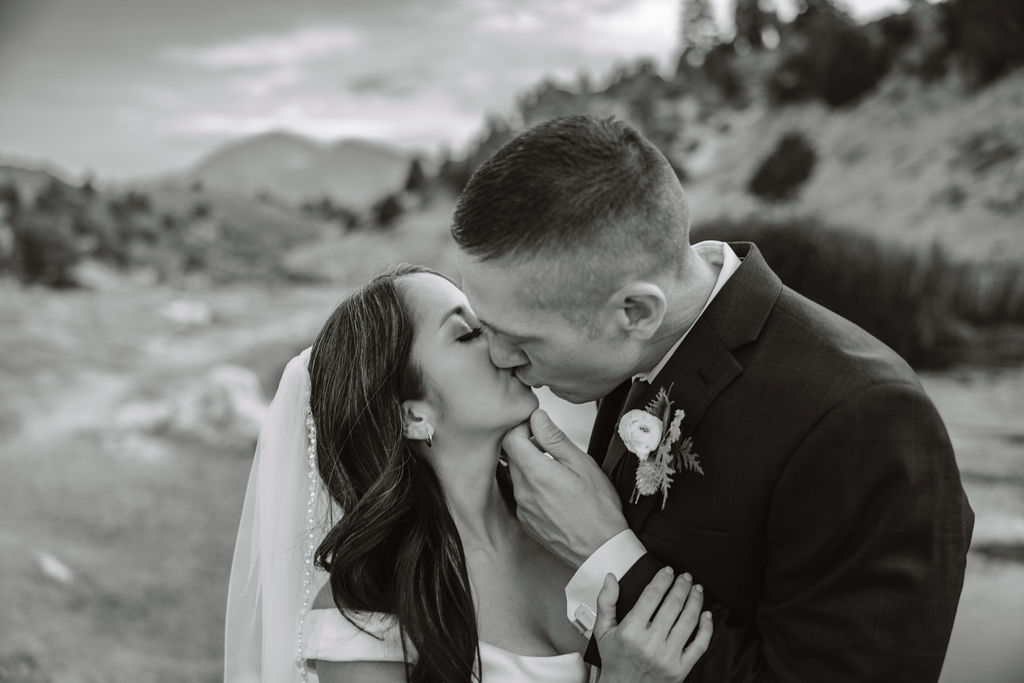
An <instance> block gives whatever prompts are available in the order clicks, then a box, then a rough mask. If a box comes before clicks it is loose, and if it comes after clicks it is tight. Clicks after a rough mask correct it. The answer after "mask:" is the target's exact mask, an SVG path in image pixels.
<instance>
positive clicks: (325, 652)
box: [303, 609, 596, 683]
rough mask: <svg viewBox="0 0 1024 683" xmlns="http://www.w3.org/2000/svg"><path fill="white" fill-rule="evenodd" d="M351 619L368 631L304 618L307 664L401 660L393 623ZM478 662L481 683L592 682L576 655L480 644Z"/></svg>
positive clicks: (320, 614)
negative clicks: (542, 653)
mask: <svg viewBox="0 0 1024 683" xmlns="http://www.w3.org/2000/svg"><path fill="white" fill-rule="evenodd" d="M352 616H353V617H354V618H356V619H357V620H358V621H359V623H360V625H361V626H362V627H363V628H364V629H366V631H369V632H370V633H366V632H364V631H362V630H360V629H358V628H356V626H355V625H353V624H352V623H351V622H350V621H349V620H348V619H346V618H345V617H344V616H342V614H341V612H340V611H339V610H337V609H314V610H310V611H309V613H308V614H307V615H306V626H305V639H304V648H303V649H304V652H303V654H304V656H305V657H306V659H307V661H310V662H311V663H312V660H318V659H319V660H323V661H331V662H358V661H374V662H401V661H403V659H404V655H403V653H402V644H401V640H400V639H399V638H400V637H399V632H398V625H397V623H395V621H394V619H392V618H391V617H389V616H387V615H382V614H375V613H368V612H360V613H354V614H352ZM371 633H372V634H373V635H370V634H371ZM374 636H377V637H374ZM410 649H411V646H410ZM480 664H481V666H482V670H481V674H482V675H481V683H519V682H520V681H528V682H529V683H587V682H588V681H590V680H591V679H590V673H589V670H590V667H589V666H588V665H587V664H586V663H585V662H584V661H583V657H582V656H580V655H579V654H578V653H575V652H572V653H569V654H564V655H553V656H546V657H545V656H530V655H520V654H516V653H514V652H509V651H508V650H505V649H503V648H500V647H498V646H496V645H491V644H490V643H485V642H483V641H481V642H480ZM595 678H596V677H595Z"/></svg>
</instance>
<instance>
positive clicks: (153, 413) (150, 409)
mask: <svg viewBox="0 0 1024 683" xmlns="http://www.w3.org/2000/svg"><path fill="white" fill-rule="evenodd" d="M173 416H174V406H173V405H171V404H170V403H169V402H168V401H136V402H133V403H126V404H124V405H122V406H120V407H118V409H117V410H116V412H115V413H114V427H115V429H117V430H118V431H124V432H148V433H153V432H159V431H164V430H166V428H167V426H168V424H170V422H171V419H172V417H173Z"/></svg>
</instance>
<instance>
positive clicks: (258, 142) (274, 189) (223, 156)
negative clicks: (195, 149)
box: [184, 132, 411, 208]
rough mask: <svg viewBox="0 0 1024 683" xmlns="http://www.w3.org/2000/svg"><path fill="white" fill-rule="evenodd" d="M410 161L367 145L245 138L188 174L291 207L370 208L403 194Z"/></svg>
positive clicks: (189, 178) (280, 135) (285, 136)
mask: <svg viewBox="0 0 1024 683" xmlns="http://www.w3.org/2000/svg"><path fill="white" fill-rule="evenodd" d="M410 162H411V158H410V157H408V156H406V155H405V154H403V153H402V152H399V151H397V150H395V149H392V148H390V147H386V146H384V145H380V144H376V143H373V142H367V141H365V140H342V141H340V142H337V143H335V144H333V145H323V144H320V143H318V142H316V141H314V140H310V139H308V138H305V137H302V136H299V135H294V134H291V133H286V132H272V133H265V134H262V135H257V136H254V137H249V138H243V139H241V140H236V141H234V142H231V143H228V144H227V145H225V146H223V147H221V148H220V149H217V150H215V151H214V152H212V153H211V154H209V155H208V156H206V157H205V158H204V159H202V160H201V161H200V162H199V163H198V164H197V165H196V166H195V167H194V168H193V169H191V170H190V171H188V172H186V173H185V175H184V179H185V180H186V182H190V183H191V182H195V181H200V182H202V183H203V185H204V186H205V187H209V188H211V189H216V190H223V191H228V192H237V193H242V194H246V195H250V196H251V195H256V194H259V193H263V192H266V193H267V194H269V195H270V196H272V197H275V198H277V199H281V200H284V201H287V202H293V203H299V202H302V201H304V200H309V199H319V198H322V197H324V196H328V197H330V198H331V199H332V200H334V201H335V202H338V203H341V204H344V205H348V206H352V207H354V208H365V207H366V206H368V205H370V204H372V203H373V202H374V201H376V200H378V199H380V197H381V196H383V195H385V194H387V193H389V192H393V191H395V190H399V189H401V188H402V184H403V183H404V182H405V177H406V174H407V173H408V171H409V164H410Z"/></svg>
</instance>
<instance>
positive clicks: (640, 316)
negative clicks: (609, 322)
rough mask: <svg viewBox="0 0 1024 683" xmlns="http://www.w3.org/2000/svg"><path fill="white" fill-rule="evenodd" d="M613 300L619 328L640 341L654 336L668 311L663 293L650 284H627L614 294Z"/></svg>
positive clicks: (659, 288) (666, 300) (656, 286)
mask: <svg viewBox="0 0 1024 683" xmlns="http://www.w3.org/2000/svg"><path fill="white" fill-rule="evenodd" d="M613 299H614V301H613V304H614V306H615V309H616V323H617V324H618V326H619V328H620V329H621V330H622V331H623V332H624V333H626V334H628V335H629V336H631V337H634V338H636V339H640V340H646V339H650V338H651V337H653V336H654V334H655V333H656V332H657V331H658V328H659V327H661V323H662V321H663V320H664V319H665V313H666V312H667V311H668V299H667V298H666V297H665V292H664V291H662V289H661V287H659V286H658V285H656V284H653V283H651V282H630V283H627V284H625V285H623V286H622V287H620V288H619V289H618V291H616V292H615V294H614V295H613Z"/></svg>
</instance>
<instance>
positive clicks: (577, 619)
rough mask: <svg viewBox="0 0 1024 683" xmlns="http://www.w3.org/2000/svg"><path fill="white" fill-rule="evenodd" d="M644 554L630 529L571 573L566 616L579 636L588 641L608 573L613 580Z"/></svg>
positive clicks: (644, 549)
mask: <svg viewBox="0 0 1024 683" xmlns="http://www.w3.org/2000/svg"><path fill="white" fill-rule="evenodd" d="M646 553H647V549H646V548H644V544H643V543H641V542H640V539H639V538H637V537H636V534H635V533H633V531H632V529H626V530H625V531H622V532H620V533H619V534H618V535H616V536H613V537H612V538H610V539H608V540H607V541H605V543H604V545H602V546H601V547H600V548H598V549H597V550H595V551H594V554H593V555H591V556H590V557H588V558H587V560H586V562H584V563H583V564H582V565H580V568H579V569H577V570H576V573H575V574H573V577H572V579H570V581H569V583H568V585H566V587H565V613H566V616H567V617H568V618H569V621H571V622H572V624H573V626H575V627H576V630H577V631H579V633H580V635H582V636H584V637H586V638H589V637H590V634H591V632H592V631H593V630H594V622H595V621H596V620H597V594H598V593H600V592H601V586H602V585H604V577H605V576H606V575H608V574H609V573H611V574H614V575H615V578H616V579H621V578H622V576H623V575H624V574H625V573H626V572H628V571H629V568H630V567H632V566H633V565H634V564H636V561H637V560H639V559H640V558H641V557H643V556H644V555H645V554H646Z"/></svg>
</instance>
